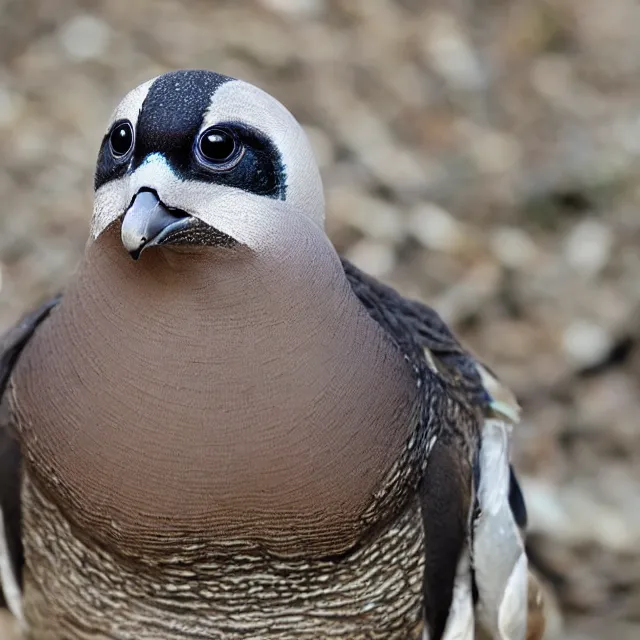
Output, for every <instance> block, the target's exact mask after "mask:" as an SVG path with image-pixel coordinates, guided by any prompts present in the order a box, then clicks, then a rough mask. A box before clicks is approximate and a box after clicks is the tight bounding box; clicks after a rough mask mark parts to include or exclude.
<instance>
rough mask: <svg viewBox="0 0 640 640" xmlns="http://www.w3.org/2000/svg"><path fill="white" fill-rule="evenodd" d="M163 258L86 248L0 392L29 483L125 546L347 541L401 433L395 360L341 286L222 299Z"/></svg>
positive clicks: (410, 387) (265, 285)
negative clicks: (12, 418)
mask: <svg viewBox="0 0 640 640" xmlns="http://www.w3.org/2000/svg"><path fill="white" fill-rule="evenodd" d="M149 253H150V254H151V252H149ZM105 254H106V255H105ZM144 258H146V255H145V256H143V260H144ZM143 260H141V261H140V262H143ZM107 267H108V268H107ZM166 268H167V265H166V264H165V263H164V262H162V260H161V259H160V258H157V261H155V259H149V260H148V262H147V264H143V265H139V264H134V263H132V262H130V261H128V258H124V259H123V260H122V261H120V259H119V258H118V259H116V260H114V259H113V258H112V257H109V254H108V253H107V252H106V251H100V250H99V248H98V249H94V255H89V256H88V257H87V259H85V262H84V263H83V265H82V266H81V268H80V270H79V272H78V275H77V277H76V279H75V280H74V282H73V283H72V284H71V285H70V287H69V288H68V290H67V292H66V295H65V297H64V300H63V302H62V303H61V305H60V307H59V309H57V310H56V311H55V312H54V313H53V314H52V315H51V317H50V318H49V319H48V321H47V322H46V323H45V324H44V325H43V326H42V327H41V329H40V330H39V331H38V332H37V334H36V335H35V337H34V339H33V340H32V342H31V344H30V345H29V346H28V347H27V349H26V350H25V352H24V354H23V356H22V357H21V359H20V362H19V363H18V366H17V367H16V371H15V374H14V377H13V381H12V402H13V406H14V412H15V415H16V418H17V423H18V428H19V431H20V435H21V439H22V444H23V450H24V452H25V454H26V460H27V464H28V465H29V468H30V473H31V474H32V476H33V478H34V479H35V481H36V482H37V483H38V484H39V485H40V486H41V487H42V489H43V490H44V491H46V492H47V493H48V495H50V496H51V497H52V499H53V500H54V501H55V502H57V503H58V504H59V505H60V507H61V508H62V509H63V510H64V511H65V512H66V513H67V514H68V516H69V519H70V520H71V521H72V522H73V523H74V524H76V525H77V526H78V527H80V529H81V530H84V531H86V532H88V534H89V535H90V536H92V537H96V538H98V539H99V540H101V541H102V542H104V543H105V544H117V545H118V548H119V549H120V550H121V551H122V552H124V553H128V554H129V555H138V554H154V553H156V552H157V551H158V550H166V549H167V548H171V547H173V546H175V544H177V543H178V542H180V543H183V542H184V543H185V544H186V543H188V542H189V541H191V542H193V541H202V540H206V541H211V542H212V543H215V544H221V545H224V544H228V543H233V542H235V541H239V540H240V541H243V540H244V541H251V542H252V543H254V544H256V545H258V546H261V547H264V548H266V549H268V550H270V551H273V552H276V553H279V554H283V555H296V554H302V555H314V554H317V555H325V554H327V553H338V552H342V551H343V550H344V549H346V548H349V547H350V546H352V545H353V544H354V543H355V541H356V540H357V539H358V538H359V536H360V535H361V534H362V531H361V528H362V525H361V522H360V516H361V514H362V513H363V512H364V510H365V509H366V508H367V506H368V505H369V503H370V502H371V500H372V498H373V495H374V494H375V492H376V490H377V489H379V487H380V485H381V483H382V482H383V479H384V478H385V476H386V474H388V473H389V470H390V469H391V468H392V466H393V464H394V462H395V461H396V460H397V459H398V458H399V456H400V455H401V452H402V450H403V448H404V446H405V442H406V439H407V438H408V436H409V434H410V431H411V429H412V426H413V424H412V423H413V422H414V407H415V399H416V390H415V384H414V382H413V380H412V378H411V376H410V373H409V372H408V371H406V369H405V366H404V362H403V361H402V358H401V355H400V354H398V353H397V352H396V350H395V349H394V348H393V347H392V346H391V345H390V343H389V342H388V341H387V340H386V338H385V336H384V335H382V332H381V330H380V329H379V328H378V326H377V325H376V324H375V323H373V321H371V320H370V319H369V318H368V316H366V313H365V312H364V310H362V309H361V308H360V307H359V306H358V305H350V304H345V303H344V302H345V300H348V296H349V291H340V285H338V286H337V288H336V287H334V290H332V292H331V293H326V294H325V295H324V300H323V299H322V298H319V295H320V293H319V292H318V291H313V286H314V285H310V287H311V289H312V290H311V291H310V292H309V293H308V294H307V297H309V298H310V299H309V300H306V298H305V296H302V297H303V300H302V302H297V301H296V300H295V296H294V294H295V291H293V290H291V291H284V292H283V291H281V290H280V289H279V288H278V286H276V284H277V283H276V282H274V281H271V280H269V279H266V280H260V278H259V277H258V282H255V281H251V280H250V278H249V276H247V282H245V285H246V289H245V291H243V292H242V295H240V296H238V298H237V299H234V298H233V296H230V295H229V293H228V291H226V290H224V287H221V290H220V291H219V292H218V293H219V297H217V288H216V283H215V281H214V282H213V283H212V282H210V281H208V280H207V278H206V277H205V275H203V274H198V272H196V273H195V274H194V275H193V278H192V279H191V280H190V279H189V278H186V277H185V276H184V275H182V274H179V273H178V274H176V273H175V271H165V269H166ZM225 268H229V269H230V268H231V267H229V266H225V265H224V264H222V265H216V278H221V277H223V276H224V269H225ZM235 268H236V269H239V268H244V267H243V266H242V265H240V266H238V265H235ZM221 271H222V272H223V273H222V275H221V273H220V272H221ZM255 271H256V265H250V267H248V268H247V273H249V274H255ZM105 274H107V275H105ZM234 277H237V274H234ZM252 277H254V276H252ZM247 283H249V284H247ZM252 287H254V288H256V289H257V288H260V289H261V292H262V293H261V292H260V291H254V290H253V289H252ZM301 305H302V306H301Z"/></svg>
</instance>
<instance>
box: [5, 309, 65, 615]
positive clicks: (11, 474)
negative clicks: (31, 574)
mask: <svg viewBox="0 0 640 640" xmlns="http://www.w3.org/2000/svg"><path fill="white" fill-rule="evenodd" d="M59 300H60V296H57V297H56V298H54V299H53V300H50V301H49V302H47V303H45V304H44V305H42V306H41V307H40V308H39V309H37V310H36V311H34V312H33V313H30V314H28V315H27V316H25V317H24V318H23V319H22V320H21V321H20V322H19V323H18V324H17V325H16V326H14V327H12V328H11V329H9V330H8V331H7V332H6V333H4V334H3V335H2V336H0V515H1V516H2V517H3V520H4V530H5V538H6V548H7V551H8V554H9V559H10V563H11V569H12V570H13V573H14V575H15V576H16V577H17V579H18V583H19V584H20V586H22V585H21V580H22V575H21V574H22V565H23V562H24V557H23V550H22V541H21V536H20V517H21V515H20V460H21V455H20V445H19V443H18V440H17V439H16V437H15V434H14V433H13V432H12V429H11V425H10V423H11V420H10V415H9V407H8V403H7V400H6V398H5V391H6V389H7V384H8V382H9V378H10V377H11V372H12V371H13V367H14V365H15V363H16V361H17V360H18V357H19V356H20V352H21V351H22V349H23V348H24V346H25V345H26V344H27V342H28V341H29V339H30V338H31V336H32V335H33V333H34V331H35V330H36V329H37V327H38V325H39V324H40V323H41V322H42V321H43V320H44V319H45V318H46V317H47V316H48V315H49V312H50V311H51V309H53V307H55V305H56V304H57V303H58V302H59ZM5 604H6V603H5V602H4V596H3V594H2V589H1V584H0V605H3V606H4V605H5Z"/></svg>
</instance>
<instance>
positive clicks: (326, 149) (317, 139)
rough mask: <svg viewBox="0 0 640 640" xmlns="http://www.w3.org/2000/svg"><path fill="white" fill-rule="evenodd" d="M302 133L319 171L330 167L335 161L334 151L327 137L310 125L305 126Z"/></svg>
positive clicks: (320, 130)
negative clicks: (306, 138)
mask: <svg viewBox="0 0 640 640" xmlns="http://www.w3.org/2000/svg"><path fill="white" fill-rule="evenodd" d="M304 131H305V133H306V134H307V137H308V138H309V142H310V144H311V148H312V149H313V155H314V156H315V159H316V162H317V163H318V166H319V167H320V169H321V170H322V169H325V168H326V167H329V166H331V165H332V164H333V162H334V160H335V149H334V146H333V142H331V139H330V138H329V136H328V135H327V134H326V133H325V132H324V131H322V129H319V128H318V127H314V126H311V125H307V126H305V127H304Z"/></svg>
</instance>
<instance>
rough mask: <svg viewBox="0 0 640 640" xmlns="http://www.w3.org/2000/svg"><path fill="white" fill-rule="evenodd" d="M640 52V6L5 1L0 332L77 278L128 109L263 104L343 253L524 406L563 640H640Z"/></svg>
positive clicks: (357, 0) (524, 456)
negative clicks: (171, 86) (104, 147)
mask: <svg viewBox="0 0 640 640" xmlns="http://www.w3.org/2000/svg"><path fill="white" fill-rule="evenodd" d="M639 28H640V4H639V3H638V2H637V0H608V1H607V2H606V3H604V2H603V0H580V2H576V1H575V0H446V1H445V0H429V1H427V0H260V1H259V0H254V1H249V0H226V1H224V0H218V1H217V2H212V1H209V2H207V1H205V0H191V1H189V2H186V1H185V2H175V1H173V0H153V2H152V1H151V0H136V1H135V2H132V1H131V0H127V1H124V0H109V2H107V1H106V0H105V1H103V2H91V1H90V0H0V199H1V201H2V203H3V206H2V213H0V277H1V289H0V328H2V327H5V326H7V325H8V324H9V323H11V322H12V321H14V320H15V319H16V318H17V317H18V316H19V315H20V314H21V313H22V312H23V311H24V310H26V309H27V308H29V307H30V305H33V304H34V303H36V302H37V301H38V300H40V299H42V298H43V297H44V296H46V295H48V294H50V293H52V292H55V291H56V290H57V289H58V288H59V287H60V286H61V285H62V284H63V283H64V282H65V280H66V278H67V277H68V275H69V273H70V271H71V270H72V269H73V268H74V265H75V263H76V261H77V259H78V256H79V255H80V253H81V251H82V248H83V244H84V242H85V239H86V234H87V221H88V217H89V215H90V210H91V174H92V170H93V164H94V159H95V154H96V151H97V148H98V143H99V140H100V138H101V136H102V134H103V131H104V126H105V123H106V121H107V119H108V116H109V114H110V112H111V110H112V109H113V107H114V106H115V104H116V103H117V102H118V100H119V98H120V97H121V96H122V95H123V94H124V93H125V92H126V91H127V90H128V89H130V88H132V87H133V86H134V85H136V84H138V83H139V82H141V81H142V80H145V79H147V78H149V77H150V76H153V75H156V74H158V73H160V72H163V71H165V70H168V69H172V68H176V67H205V68H211V69H215V70H217V71H220V72H223V73H227V74H230V75H234V76H239V77H242V78H243V79H246V80H249V81H251V82H254V83H255V84H258V85H260V86H262V87H263V88H265V89H266V90H268V91H269V92H271V93H273V94H274V95H276V96H277V97H278V98H279V99H280V100H281V101H282V102H284V103H285V104H286V105H287V106H288V107H289V108H290V109H291V110H292V111H293V112H294V114H295V115H296V116H297V117H298V119H299V120H300V121H301V122H302V123H303V124H304V125H305V126H306V128H307V130H308V132H309V135H310V136H311V139H312V141H313V144H314V148H315V149H316V151H317V156H318V160H319V162H320V164H321V166H322V170H323V174H324V179H325V185H326V192H327V204H328V215H329V229H330V232H331V235H332V237H333V239H334V241H335V243H336V245H337V247H338V248H339V249H340V251H342V252H343V253H345V254H346V255H347V256H348V257H349V258H350V259H352V260H353V261H355V262H356V263H357V264H358V265H360V266H361V267H363V268H365V269H366V270H368V271H370V272H371V273H373V274H375V275H377V276H379V277H380V278H383V279H384V280H386V281H388V282H390V283H392V284H393V285H395V286H397V287H398V288H400V289H401V290H402V291H403V292H404V293H406V294H409V295H412V296H416V297H419V298H422V299H424V300H428V301H429V302H430V303H431V304H433V305H434V306H435V307H436V308H437V309H439V310H440V311H441V313H442V314H443V315H444V316H445V317H446V319H447V320H448V321H449V322H450V323H451V324H452V326H453V327H454V328H455V329H456V331H457V332H458V333H459V335H460V336H461V337H462V338H463V339H464V341H465V342H466V343H467V344H468V345H469V346H470V347H471V348H473V349H474V350H475V351H477V352H478V353H480V354H482V356H483V358H484V359H485V360H487V361H488V362H489V363H490V364H491V365H492V366H493V367H494V368H495V369H496V370H497V371H498V372H499V373H500V374H501V376H502V377H503V378H504V379H505V380H506V381H508V383H509V384H510V385H511V386H512V387H513V389H514V390H515V391H516V392H517V394H518V395H519V397H520V398H521V400H522V404H523V406H524V409H525V418H524V422H523V424H522V425H521V426H520V428H519V430H518V432H517V434H516V443H515V458H516V461H517V466H518V468H519V469H520V470H521V474H522V475H523V484H524V489H525V492H526V495H527V499H528V502H529V509H530V515H531V531H532V535H531V540H530V546H531V554H532V557H533V558H534V559H535V561H536V564H537V566H538V567H539V569H540V571H541V574H542V575H543V577H544V578H546V580H547V582H548V584H549V586H550V588H551V589H552V590H553V592H554V593H555V594H556V597H557V601H558V603H559V606H560V608H561V611H562V620H563V622H562V624H563V625H564V630H563V631H560V630H558V628H556V630H555V631H553V630H552V633H550V634H549V635H550V637H556V638H567V639H570V640H591V639H596V638H602V637H605V636H606V637H607V638H609V639H610V640H626V639H631V638H634V639H637V638H639V637H640V464H638V462H639V460H640V438H639V437H638V432H639V430H638V416H639V415H640V393H639V390H640V389H639V386H640V348H639V346H638V341H639V339H640V327H639V323H638V318H639V316H640V277H639V276H640V251H639V250H638V247H639V246H640V245H639V242H640V215H639V214H638V205H639V203H640V182H639V181H638V178H637V176H638V171H639V169H640V83H639V82H638V78H639V77H640V38H638V31H639ZM558 624H560V623H559V622H558ZM1 625H2V621H1V620H0V636H2V637H3V638H4V637H6V636H5V635H3V634H2V629H3V627H2V626H1ZM552 626H554V627H556V626H557V625H555V623H554V625H552Z"/></svg>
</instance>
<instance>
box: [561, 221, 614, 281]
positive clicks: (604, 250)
mask: <svg viewBox="0 0 640 640" xmlns="http://www.w3.org/2000/svg"><path fill="white" fill-rule="evenodd" d="M613 243H614V238H613V233H612V231H611V229H610V228H609V227H608V226H607V225H605V224H604V223H602V222H600V221H598V220H584V221H583V222H580V223H578V224H577V225H576V226H575V227H574V228H573V230H572V231H571V233H570V234H569V235H568V236H567V238H566V240H565V242H564V255H565V259H566V260H567V262H568V263H569V264H570V265H571V266H572V267H573V268H574V269H575V270H576V271H580V272H582V273H585V274H586V275H588V276H594V275H596V274H598V273H599V272H600V271H602V269H604V267H606V266H607V263H608V262H609V259H610V258H611V251H612V249H613Z"/></svg>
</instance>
